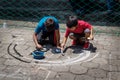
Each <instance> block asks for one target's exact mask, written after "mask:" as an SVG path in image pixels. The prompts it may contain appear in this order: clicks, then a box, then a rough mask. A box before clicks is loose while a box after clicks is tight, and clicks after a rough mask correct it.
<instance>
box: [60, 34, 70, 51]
mask: <svg viewBox="0 0 120 80" xmlns="http://www.w3.org/2000/svg"><path fill="white" fill-rule="evenodd" d="M67 38H68V37H66V36H65V37H64V38H63V42H62V44H61V48H62V49H63V48H64V46H65V44H66V42H67Z"/></svg>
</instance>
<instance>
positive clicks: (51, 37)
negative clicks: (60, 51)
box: [38, 30, 56, 46]
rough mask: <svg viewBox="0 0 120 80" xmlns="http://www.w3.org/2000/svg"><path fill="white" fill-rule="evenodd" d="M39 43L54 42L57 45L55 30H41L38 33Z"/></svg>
mask: <svg viewBox="0 0 120 80" xmlns="http://www.w3.org/2000/svg"><path fill="white" fill-rule="evenodd" d="M38 43H39V44H41V45H45V44H52V45H53V46H55V45H56V36H55V30H54V31H51V32H44V33H43V32H41V33H40V34H39V35H38Z"/></svg>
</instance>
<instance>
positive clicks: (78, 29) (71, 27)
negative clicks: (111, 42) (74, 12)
mask: <svg viewBox="0 0 120 80" xmlns="http://www.w3.org/2000/svg"><path fill="white" fill-rule="evenodd" d="M66 26H67V29H66V32H65V36H64V39H63V42H62V44H61V47H62V48H64V46H65V44H66V42H67V38H68V36H69V38H70V39H73V42H72V45H83V49H88V48H89V45H90V44H89V39H92V40H93V28H92V26H91V25H90V24H89V23H87V22H85V21H83V20H78V19H77V17H76V16H69V18H68V20H67V22H66ZM83 39H84V40H83Z"/></svg>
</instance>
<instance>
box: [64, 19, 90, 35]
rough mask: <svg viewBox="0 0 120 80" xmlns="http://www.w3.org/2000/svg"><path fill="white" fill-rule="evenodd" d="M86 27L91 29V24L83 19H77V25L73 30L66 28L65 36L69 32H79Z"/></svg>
mask: <svg viewBox="0 0 120 80" xmlns="http://www.w3.org/2000/svg"><path fill="white" fill-rule="evenodd" d="M86 28H88V29H90V30H91V28H92V26H91V25H90V24H89V23H87V22H85V21H83V20H78V26H77V27H76V29H75V30H74V31H71V30H70V29H69V28H67V29H66V32H65V37H68V36H69V34H70V33H78V34H81V33H83V32H84V30H85V29H86Z"/></svg>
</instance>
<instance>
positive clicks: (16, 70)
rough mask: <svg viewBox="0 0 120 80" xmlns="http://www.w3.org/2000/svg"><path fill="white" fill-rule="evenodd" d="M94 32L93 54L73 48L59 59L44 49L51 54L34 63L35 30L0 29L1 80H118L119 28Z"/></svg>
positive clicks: (98, 27)
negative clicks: (94, 48)
mask: <svg viewBox="0 0 120 80" xmlns="http://www.w3.org/2000/svg"><path fill="white" fill-rule="evenodd" d="M95 29H96V32H95V39H94V40H93V41H91V43H92V44H93V46H94V47H96V48H97V50H96V52H91V50H82V49H81V48H79V47H77V48H74V47H72V48H68V49H67V50H66V52H65V56H62V55H61V54H54V53H52V49H53V47H52V46H50V45H47V47H49V48H50V50H49V51H47V52H46V53H45V59H42V60H36V59H33V57H32V55H31V54H30V53H31V52H32V51H34V50H35V45H34V43H33V40H32V34H33V31H34V28H26V27H23V28H0V80H119V79H120V36H118V35H117V33H119V31H120V28H119V27H101V26H95ZM97 30H98V31H97ZM113 31H115V32H113ZM62 32H63V31H62V30H61V40H62V37H63V33H62ZM67 46H70V39H68V42H67ZM75 51H76V52H75Z"/></svg>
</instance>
